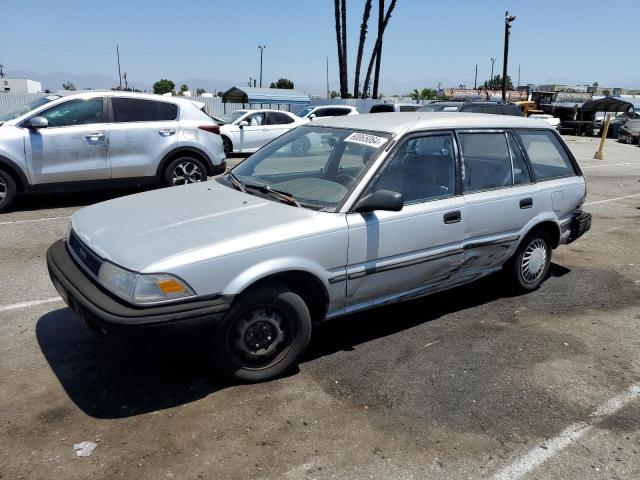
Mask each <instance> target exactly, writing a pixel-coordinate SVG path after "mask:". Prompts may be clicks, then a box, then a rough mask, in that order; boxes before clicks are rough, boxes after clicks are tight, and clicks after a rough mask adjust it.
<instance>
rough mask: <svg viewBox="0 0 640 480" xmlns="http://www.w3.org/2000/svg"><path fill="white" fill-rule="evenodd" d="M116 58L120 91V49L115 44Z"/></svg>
mask: <svg viewBox="0 0 640 480" xmlns="http://www.w3.org/2000/svg"><path fill="white" fill-rule="evenodd" d="M116 56H117V57H118V80H119V81H120V90H122V74H121V73H120V47H119V46H118V44H116Z"/></svg>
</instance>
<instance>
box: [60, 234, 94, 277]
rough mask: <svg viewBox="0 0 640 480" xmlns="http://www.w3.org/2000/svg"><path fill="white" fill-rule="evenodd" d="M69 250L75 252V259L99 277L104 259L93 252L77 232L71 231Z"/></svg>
mask: <svg viewBox="0 0 640 480" xmlns="http://www.w3.org/2000/svg"><path fill="white" fill-rule="evenodd" d="M68 245H69V250H70V251H71V253H72V254H73V257H74V258H75V260H76V261H77V262H78V263H79V264H80V266H81V267H83V268H84V269H85V270H86V271H88V272H89V273H90V274H91V275H93V276H94V277H95V278H98V273H99V272H100V266H101V265H102V259H101V258H100V257H98V256H97V255H96V254H95V253H93V252H92V251H91V250H90V249H89V248H88V247H87V246H86V245H85V244H84V243H82V241H81V240H80V239H79V238H78V236H77V235H76V232H74V231H73V230H72V231H71V235H69V242H68Z"/></svg>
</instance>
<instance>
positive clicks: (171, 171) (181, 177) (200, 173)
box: [164, 157, 207, 187]
mask: <svg viewBox="0 0 640 480" xmlns="http://www.w3.org/2000/svg"><path fill="white" fill-rule="evenodd" d="M206 180H207V169H206V167H205V166H204V164H203V163H202V162H201V161H200V160H198V159H197V158H193V157H180V158H176V159H175V160H173V161H172V162H170V163H169V165H168V166H167V168H166V170H165V172H164V183H165V185H166V186H168V187H172V186H175V185H187V184H190V183H198V182H204V181H206Z"/></svg>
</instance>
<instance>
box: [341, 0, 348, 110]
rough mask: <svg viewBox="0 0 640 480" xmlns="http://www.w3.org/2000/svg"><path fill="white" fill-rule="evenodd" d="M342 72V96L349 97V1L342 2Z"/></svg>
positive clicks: (343, 0)
mask: <svg viewBox="0 0 640 480" xmlns="http://www.w3.org/2000/svg"><path fill="white" fill-rule="evenodd" d="M340 13H341V15H342V23H341V28H342V72H340V96H341V97H342V98H347V96H349V77H348V75H347V65H348V64H347V0H342V11H341V12H340Z"/></svg>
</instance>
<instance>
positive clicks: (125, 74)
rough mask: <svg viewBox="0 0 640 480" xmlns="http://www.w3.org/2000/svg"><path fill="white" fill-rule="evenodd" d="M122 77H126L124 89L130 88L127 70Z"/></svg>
mask: <svg viewBox="0 0 640 480" xmlns="http://www.w3.org/2000/svg"><path fill="white" fill-rule="evenodd" d="M122 78H123V79H124V89H125V90H127V88H129V84H128V83H127V72H124V73H123V74H122Z"/></svg>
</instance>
